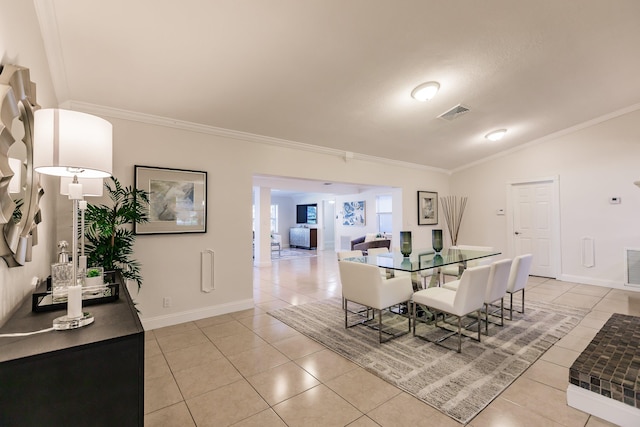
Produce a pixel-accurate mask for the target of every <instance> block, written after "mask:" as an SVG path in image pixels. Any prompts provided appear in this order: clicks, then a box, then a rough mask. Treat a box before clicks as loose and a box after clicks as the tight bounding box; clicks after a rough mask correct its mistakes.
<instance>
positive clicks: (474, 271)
mask: <svg viewBox="0 0 640 427" xmlns="http://www.w3.org/2000/svg"><path fill="white" fill-rule="evenodd" d="M489 270H490V267H489V266H488V265H479V266H477V267H471V268H467V269H466V270H465V271H464V272H463V273H462V277H460V284H459V285H458V290H457V291H456V296H455V299H454V300H453V307H454V310H455V311H456V313H452V314H456V315H459V314H467V313H471V312H472V311H474V310H478V309H479V308H481V307H482V306H483V305H484V296H485V293H486V291H487V283H488V281H489Z"/></svg>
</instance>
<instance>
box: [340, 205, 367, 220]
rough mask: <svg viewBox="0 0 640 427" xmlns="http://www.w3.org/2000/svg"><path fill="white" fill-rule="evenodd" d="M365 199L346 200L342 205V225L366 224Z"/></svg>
mask: <svg viewBox="0 0 640 427" xmlns="http://www.w3.org/2000/svg"><path fill="white" fill-rule="evenodd" d="M365 214H366V212H365V201H364V200H361V201H359V202H344V204H343V206H342V225H359V226H364V225H365V224H366V215H365Z"/></svg>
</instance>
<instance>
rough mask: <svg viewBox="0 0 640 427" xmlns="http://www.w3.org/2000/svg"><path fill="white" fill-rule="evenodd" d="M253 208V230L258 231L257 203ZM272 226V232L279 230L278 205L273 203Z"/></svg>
mask: <svg viewBox="0 0 640 427" xmlns="http://www.w3.org/2000/svg"><path fill="white" fill-rule="evenodd" d="M251 208H252V210H251V222H252V223H253V231H254V233H255V231H256V205H253V206H252V207H251ZM270 228H271V230H270V231H271V232H272V233H277V232H278V205H271V218H270Z"/></svg>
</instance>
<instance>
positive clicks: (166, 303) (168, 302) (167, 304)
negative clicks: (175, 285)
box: [162, 297, 171, 308]
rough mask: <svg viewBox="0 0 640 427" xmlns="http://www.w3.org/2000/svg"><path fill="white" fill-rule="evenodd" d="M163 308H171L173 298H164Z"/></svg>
mask: <svg viewBox="0 0 640 427" xmlns="http://www.w3.org/2000/svg"><path fill="white" fill-rule="evenodd" d="M162 307H164V308H169V307H171V298H169V297H164V298H162Z"/></svg>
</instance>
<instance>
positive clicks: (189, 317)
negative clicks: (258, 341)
mask: <svg viewBox="0 0 640 427" xmlns="http://www.w3.org/2000/svg"><path fill="white" fill-rule="evenodd" d="M250 308H253V299H246V300H240V301H234V302H232V303H228V304H220V305H214V306H210V307H204V308H198V309H195V310H187V311H181V312H179V313H172V314H167V315H164V316H155V317H149V318H144V317H143V316H140V321H141V322H142V326H143V327H144V329H145V331H149V330H151V329H158V328H164V327H165V326H173V325H177V324H179V323H185V322H193V321H194V320H200V319H206V318H207V317H213V316H220V315H221V314H228V313H233V312H236V311H242V310H249V309H250Z"/></svg>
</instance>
